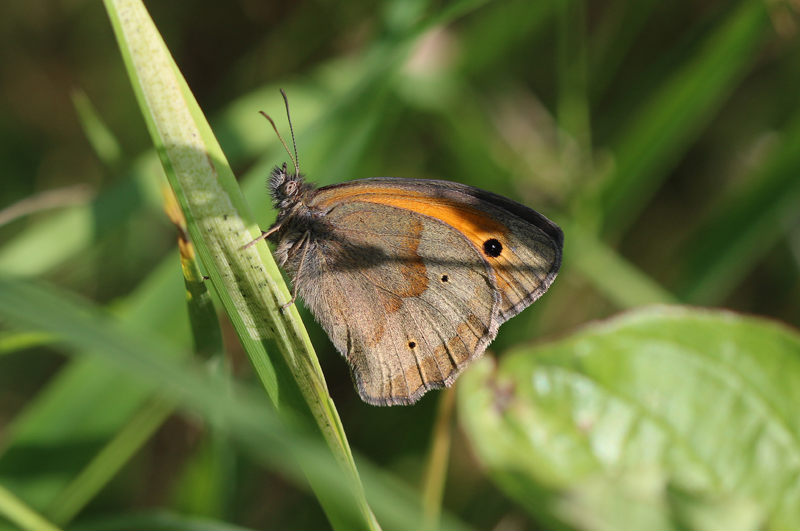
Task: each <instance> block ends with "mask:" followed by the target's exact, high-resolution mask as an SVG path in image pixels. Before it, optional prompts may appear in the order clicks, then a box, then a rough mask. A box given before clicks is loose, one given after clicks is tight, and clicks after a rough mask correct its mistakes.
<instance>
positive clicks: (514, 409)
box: [459, 306, 800, 530]
mask: <svg viewBox="0 0 800 531" xmlns="http://www.w3.org/2000/svg"><path fill="white" fill-rule="evenodd" d="M799 403H800V335H799V334H798V332H797V331H796V330H793V329H789V328H786V327H784V326H782V325H780V324H778V323H775V322H770V321H765V320H762V319H755V318H750V317H744V316H740V315H737V314H734V313H731V312H723V311H709V310H698V309H690V308H685V307H669V306H658V307H653V308H651V309H647V310H641V311H635V312H630V313H627V314H623V315H622V316H621V317H618V318H615V319H612V320H609V321H608V322H605V323H602V324H599V325H595V326H593V327H590V328H587V329H586V330H584V331H583V332H581V333H579V334H576V335H574V336H572V337H570V338H567V339H564V340H562V341H558V342H554V343H549V344H544V345H540V346H537V347H527V348H523V349H521V350H517V351H515V352H513V353H511V354H509V355H508V356H505V357H504V358H503V359H502V360H501V362H500V363H499V367H497V368H495V366H494V365H493V363H492V361H491V360H490V359H486V360H484V361H482V362H481V363H480V364H478V365H477V366H476V368H475V369H474V370H472V371H469V372H468V373H467V374H465V375H464V376H462V380H461V384H460V389H459V411H460V413H461V419H462V421H463V423H464V426H465V428H466V431H467V433H468V435H469V437H470V439H471V440H472V442H473V444H474V447H475V450H476V452H477V454H478V456H479V458H480V460H481V461H482V462H483V463H484V464H485V465H486V466H487V468H488V469H489V471H490V473H491V475H492V476H493V477H494V478H495V480H496V481H497V483H498V484H499V486H500V487H501V488H503V489H504V490H505V491H506V492H507V493H508V494H509V495H510V496H512V497H513V498H515V499H517V500H518V501H519V502H521V503H522V504H523V505H524V506H526V507H528V508H529V509H530V510H531V511H532V512H533V513H534V514H537V515H539V516H542V517H545V518H557V519H558V520H559V521H562V522H570V523H571V524H573V525H577V526H578V527H579V528H581V529H608V528H609V527H603V525H606V524H608V523H609V522H617V523H619V522H627V523H628V524H629V525H628V524H626V525H625V528H626V529H681V530H685V529H696V530H706V529H715V527H713V526H710V525H709V524H708V522H709V521H725V520H720V519H719V518H717V517H714V516H711V515H715V514H719V513H720V512H725V509H724V508H725V507H726V506H731V507H732V506H736V507H739V509H737V511H738V510H741V514H742V515H743V516H742V518H743V519H742V520H741V522H745V523H746V522H749V524H747V525H746V526H745V527H734V528H735V529H767V530H782V529H798V528H800V512H798V511H797V507H798V506H800V482H798V477H800V476H799V474H798V472H800V416H798V415H797V404H799ZM721 508H722V509H721ZM741 522H740V524H741ZM604 523H605V524H604ZM737 525H739V524H737ZM760 526H763V527H760ZM610 528H611V529H614V528H620V527H610Z"/></svg>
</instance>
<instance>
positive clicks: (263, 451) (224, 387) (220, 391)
mask: <svg viewBox="0 0 800 531" xmlns="http://www.w3.org/2000/svg"><path fill="white" fill-rule="evenodd" d="M0 316H2V317H3V318H4V319H5V320H6V321H7V322H9V323H11V324H15V325H17V326H22V327H25V328H32V329H38V330H42V331H44V332H48V333H51V334H54V335H57V336H59V337H60V338H61V340H62V343H61V344H62V345H65V346H66V347H68V348H69V350H71V351H78V352H85V353H87V354H90V355H92V356H93V357H95V358H98V359H101V360H103V361H104V362H105V363H107V364H109V366H111V367H113V368H114V369H115V370H117V371H120V372H122V373H124V374H125V375H126V376H127V377H128V378H129V379H130V378H135V379H137V380H138V381H146V382H148V383H149V385H152V386H154V387H156V388H158V389H161V390H162V391H163V392H165V393H167V394H168V395H170V396H172V397H174V398H175V399H176V400H177V401H178V402H179V403H180V404H181V405H183V406H184V407H186V408H188V409H191V410H192V411H197V412H199V413H200V414H202V415H203V417H204V418H206V419H207V420H208V421H209V422H210V423H212V424H213V425H214V426H215V427H216V428H217V429H221V430H222V431H227V432H228V433H230V434H231V436H232V437H234V438H235V439H236V440H238V441H239V442H240V444H242V445H243V447H244V448H245V449H246V450H247V451H248V452H249V453H251V454H252V455H253V456H255V457H257V458H258V459H259V460H260V461H262V462H264V463H266V464H268V465H269V467H270V468H271V469H273V470H276V471H278V472H280V473H282V474H284V475H285V476H286V477H287V478H288V479H290V480H291V481H293V482H295V483H297V484H298V485H305V484H306V480H305V478H306V477H308V478H309V479H310V480H312V481H315V482H316V483H317V485H318V486H320V485H321V486H322V487H321V488H324V489H325V491H326V492H328V493H329V494H330V496H331V498H332V500H333V503H336V504H337V505H338V506H339V507H340V508H344V509H343V510H348V511H350V512H349V513H348V515H349V517H351V518H353V519H356V520H351V523H352V522H353V521H356V522H357V518H359V515H360V514H361V513H360V509H359V508H358V507H357V506H356V505H354V504H353V499H352V492H351V486H352V483H351V479H350V478H348V477H347V475H346V474H343V473H342V470H341V465H340V464H339V461H338V459H337V458H336V457H335V456H334V455H333V454H332V453H331V452H330V449H329V447H328V446H327V445H326V444H324V443H323V441H322V440H321V439H320V438H319V437H318V436H316V435H314V434H313V433H309V431H308V430H307V429H306V427H305V425H304V423H296V422H292V421H291V419H290V418H286V417H282V418H281V419H280V420H279V418H278V416H277V415H276V413H275V411H274V408H272V407H270V405H269V403H268V402H267V400H266V399H265V398H264V397H263V394H262V393H256V392H254V391H253V390H252V389H249V388H244V387H243V386H240V385H236V384H235V383H233V382H222V381H220V379H219V378H214V377H213V375H209V374H208V371H207V370H205V369H204V368H203V367H202V366H200V365H199V364H197V363H194V364H192V363H186V362H183V363H182V362H180V361H179V358H180V356H179V355H178V353H176V352H174V348H173V347H172V346H171V345H170V344H168V343H166V342H164V341H163V340H159V339H158V338H156V337H154V336H151V335H149V334H147V333H146V332H144V331H142V330H141V329H140V328H138V327H136V326H132V325H131V324H129V323H125V322H123V321H120V320H118V319H113V318H111V317H110V316H109V315H107V314H104V313H101V312H99V311H98V309H97V308H95V307H93V306H91V305H89V304H87V303H83V302H80V301H78V300H75V299H73V298H68V297H65V296H63V295H58V294H57V293H56V292H55V291H54V289H52V288H49V289H44V288H43V287H39V286H36V285H33V284H29V283H26V282H21V281H19V280H10V279H8V278H6V277H5V276H1V275H0ZM361 467H362V469H364V476H365V485H366V487H367V489H366V492H367V493H368V496H369V500H370V505H371V506H372V507H374V508H375V510H376V513H377V514H378V515H379V516H380V517H381V518H382V519H385V520H386V522H387V525H390V524H391V526H392V528H399V529H416V528H418V526H419V522H420V521H421V511H420V508H419V502H418V494H417V493H416V492H415V491H412V490H411V489H409V488H407V487H405V486H403V485H402V484H398V483H397V481H396V480H394V479H393V478H391V476H390V475H388V474H386V473H385V472H381V471H379V470H377V469H375V468H373V467H372V466H370V465H369V463H367V462H362V463H361ZM441 529H442V530H453V531H455V530H459V529H465V528H464V526H463V525H462V524H460V523H459V522H457V521H455V520H453V519H452V518H451V517H448V516H447V515H444V517H443V519H442V525H441Z"/></svg>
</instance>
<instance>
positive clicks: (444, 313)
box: [248, 91, 564, 405]
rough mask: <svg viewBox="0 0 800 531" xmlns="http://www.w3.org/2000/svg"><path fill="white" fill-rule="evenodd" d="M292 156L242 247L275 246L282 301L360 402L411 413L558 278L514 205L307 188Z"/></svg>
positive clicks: (390, 188)
mask: <svg viewBox="0 0 800 531" xmlns="http://www.w3.org/2000/svg"><path fill="white" fill-rule="evenodd" d="M281 93H282V94H283V91H281ZM284 99H286V96H285V94H284ZM286 110H287V115H288V111H289V107H288V101H287V103H286ZM262 114H263V113H262ZM264 116H267V115H266V114H265V115H264ZM267 118H268V119H269V120H270V122H271V123H272V125H273V127H275V124H274V122H272V120H271V119H270V118H269V117H268V116H267ZM290 127H291V121H290ZM275 130H276V133H277V128H276V127H275ZM279 137H280V135H279ZM292 138H293V139H294V132H292ZM281 142H283V140H282V139H281ZM284 147H286V144H285V143H284ZM286 150H287V153H289V156H290V157H291V152H289V150H288V147H287V149H286ZM296 153H297V148H296V145H295V157H293V158H292V161H293V162H294V172H290V171H289V170H288V168H287V165H286V164H285V163H284V164H283V165H282V166H277V167H275V168H274V169H273V170H272V172H271V175H270V179H269V189H270V194H271V195H272V198H273V202H274V204H275V207H276V209H277V210H278V216H277V219H276V221H275V223H274V224H273V225H272V227H271V228H270V229H269V230H268V231H267V232H265V233H264V234H262V236H261V238H258V239H256V240H254V241H253V242H251V243H250V244H248V245H251V244H253V243H255V242H256V241H258V240H260V239H262V238H267V239H269V241H271V242H272V243H274V244H275V257H276V259H277V261H278V263H279V264H280V265H281V267H282V268H283V269H284V270H285V271H286V273H287V274H288V276H289V277H290V279H291V281H292V286H293V298H292V301H291V302H294V301H295V299H296V297H297V296H298V295H299V296H300V297H302V299H303V300H304V301H305V304H306V306H307V307H308V308H309V310H310V311H311V313H312V314H313V315H314V316H315V318H316V319H317V321H319V323H320V324H321V326H322V328H323V329H324V330H325V331H326V332H327V334H328V336H329V337H330V339H331V341H332V342H333V344H334V346H335V347H336V349H337V350H338V351H339V352H340V353H341V354H342V355H343V356H344V357H345V359H346V360H347V362H348V363H349V365H350V368H351V371H352V375H353V380H354V382H355V385H356V388H357V389H358V392H359V394H360V395H361V398H362V399H363V400H364V401H365V402H367V403H370V404H374V405H398V404H413V403H414V402H416V401H417V400H418V399H419V398H420V397H421V396H422V395H423V394H425V392H427V391H428V390H430V389H437V388H442V387H447V386H450V385H451V384H452V383H453V382H454V381H455V379H456V378H457V376H458V375H459V374H460V373H461V371H462V370H463V369H464V368H465V367H466V366H467V365H468V364H469V363H470V362H471V361H472V360H474V359H476V358H478V357H480V356H481V355H482V354H483V352H484V351H485V350H486V347H487V346H488V345H489V343H490V342H491V341H492V340H493V339H494V338H495V336H496V335H497V331H498V329H499V328H500V325H501V324H503V323H504V322H505V321H507V320H508V319H510V318H511V317H514V316H515V315H517V314H518V313H519V312H521V311H522V310H523V309H524V308H526V307H527V306H529V305H530V304H532V303H533V302H534V301H536V300H537V299H538V298H539V297H540V296H541V295H542V294H543V293H544V292H545V291H547V289H548V287H549V286H550V284H551V283H552V282H553V280H554V279H555V278H556V275H557V274H558V270H559V267H560V266H561V257H562V248H563V243H564V235H563V232H562V231H561V229H560V228H559V227H558V226H557V225H556V224H555V223H553V222H552V221H550V220H549V219H547V218H546V217H545V216H543V215H542V214H540V213H538V212H536V211H535V210H532V209H530V208H528V207H526V206H524V205H522V204H520V203H517V202H515V201H512V200H510V199H507V198H505V197H503V196H500V195H497V194H494V193H491V192H487V191H484V190H480V189H478V188H473V187H471V186H466V185H463V184H458V183H453V182H449V181H439V180H425V179H404V178H391V177H376V178H368V179H358V180H354V181H349V182H344V183H340V184H334V185H331V186H325V187H322V188H317V187H316V186H314V185H313V184H311V183H309V182H308V181H306V179H305V176H304V175H303V174H301V173H300V170H299V166H298V164H297V155H296ZM291 302H290V304H291Z"/></svg>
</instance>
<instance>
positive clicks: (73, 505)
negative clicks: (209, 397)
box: [47, 395, 175, 525]
mask: <svg viewBox="0 0 800 531" xmlns="http://www.w3.org/2000/svg"><path fill="white" fill-rule="evenodd" d="M174 410H175V406H174V404H173V401H172V400H168V399H166V398H165V397H163V396H158V395H156V396H155V397H154V398H152V399H151V400H150V401H149V402H148V403H147V404H146V405H145V407H143V408H142V409H141V410H140V411H139V412H138V413H137V414H136V415H134V416H133V418H132V419H131V420H130V421H129V422H128V424H127V425H126V426H123V428H122V429H121V430H120V431H119V432H117V434H116V436H115V437H114V438H113V439H112V440H111V441H110V442H109V443H108V444H107V445H106V446H105V447H104V448H103V449H102V450H101V451H100V452H99V453H98V454H97V455H96V456H95V457H94V459H92V461H91V462H90V463H89V464H88V465H87V466H86V467H85V468H84V469H83V470H82V471H81V473H80V474H79V475H78V476H77V477H76V478H75V479H73V480H72V482H71V483H70V484H69V485H67V487H66V488H65V489H64V490H62V491H61V492H60V493H59V495H58V497H56V499H55V500H54V501H53V502H52V504H51V506H50V508H49V510H48V511H47V514H48V515H49V516H50V518H51V519H52V520H53V522H56V523H58V524H59V525H66V524H68V523H69V522H70V521H71V520H72V519H73V518H74V517H75V515H77V514H78V513H79V512H80V511H81V509H83V508H84V507H85V506H86V504H88V503H89V502H90V501H91V500H92V499H93V498H94V497H95V496H96V495H97V493H98V492H100V490H101V489H102V488H103V487H105V486H106V485H107V484H108V482H109V481H110V480H111V479H112V478H113V477H114V476H115V475H116V474H117V472H119V470H120V469H121V468H122V467H123V466H124V465H125V464H126V463H128V461H129V460H130V458H131V457H133V455H134V454H135V453H136V452H137V451H138V450H140V449H141V447H142V446H143V445H144V443H145V442H147V441H148V440H149V439H150V437H151V436H152V435H153V434H154V433H155V432H156V430H158V428H159V427H161V425H162V424H163V423H164V421H165V420H166V419H167V417H169V415H170V414H171V413H172V412H173V411H174Z"/></svg>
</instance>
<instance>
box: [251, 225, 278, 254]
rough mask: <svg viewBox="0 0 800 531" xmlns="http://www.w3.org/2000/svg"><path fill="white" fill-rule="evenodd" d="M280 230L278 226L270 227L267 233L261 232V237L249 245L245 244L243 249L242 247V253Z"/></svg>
mask: <svg viewBox="0 0 800 531" xmlns="http://www.w3.org/2000/svg"><path fill="white" fill-rule="evenodd" d="M280 228H281V226H280V225H275V226H274V227H272V228H271V229H269V230H268V231H267V232H263V231H262V232H261V236H259V237H258V238H256V239H255V240H253V241H251V242H250V243H248V244H247V245H245V246H244V247H242V251H244V250H245V249H247V248H249V247H252V246H253V245H255V244H257V243H258V242H260V241H261V240H265V239H267V238H269V237H270V235H272V234H274V233H275V232H277V231H278V229H280Z"/></svg>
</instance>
